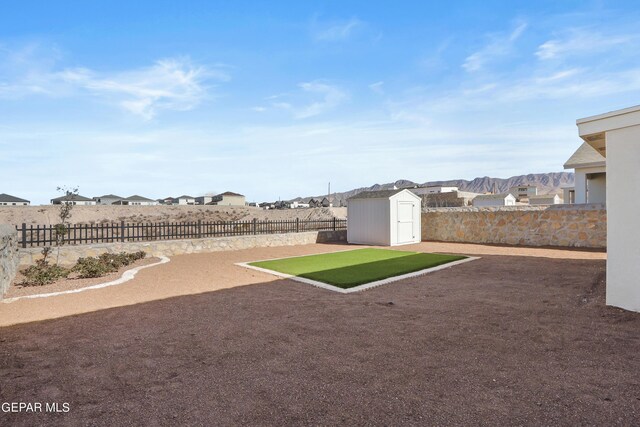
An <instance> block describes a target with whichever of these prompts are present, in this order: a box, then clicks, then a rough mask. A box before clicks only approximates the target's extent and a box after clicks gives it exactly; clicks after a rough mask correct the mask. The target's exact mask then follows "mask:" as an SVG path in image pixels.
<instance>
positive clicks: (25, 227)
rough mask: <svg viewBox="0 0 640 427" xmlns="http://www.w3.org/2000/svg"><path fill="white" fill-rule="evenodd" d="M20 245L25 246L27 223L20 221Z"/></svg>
mask: <svg viewBox="0 0 640 427" xmlns="http://www.w3.org/2000/svg"><path fill="white" fill-rule="evenodd" d="M22 247H23V248H26V247H27V224H26V223H24V222H23V223H22Z"/></svg>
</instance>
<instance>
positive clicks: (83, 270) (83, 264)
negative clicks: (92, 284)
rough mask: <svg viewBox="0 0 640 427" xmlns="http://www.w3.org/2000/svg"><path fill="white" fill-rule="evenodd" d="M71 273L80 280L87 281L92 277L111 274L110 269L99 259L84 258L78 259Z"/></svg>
mask: <svg viewBox="0 0 640 427" xmlns="http://www.w3.org/2000/svg"><path fill="white" fill-rule="evenodd" d="M72 271H73V272H74V273H78V277H79V278H81V279H89V278H92V277H102V276H104V275H105V274H107V273H111V271H112V270H111V268H109V266H108V265H107V264H105V263H104V262H102V261H100V259H99V258H94V257H86V258H80V259H78V262H77V263H76V265H75V266H74V267H73V269H72Z"/></svg>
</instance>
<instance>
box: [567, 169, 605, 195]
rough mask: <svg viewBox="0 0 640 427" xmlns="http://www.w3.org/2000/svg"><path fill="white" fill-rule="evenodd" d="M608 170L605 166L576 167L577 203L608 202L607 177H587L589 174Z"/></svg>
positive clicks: (575, 186)
mask: <svg viewBox="0 0 640 427" xmlns="http://www.w3.org/2000/svg"><path fill="white" fill-rule="evenodd" d="M606 170H607V169H606V167H604V166H598V167H592V168H576V169H575V184H574V188H575V191H576V193H575V203H606V183H607V180H606V178H605V177H599V178H597V179H589V180H588V179H587V175H588V174H596V173H605V172H606ZM587 190H588V191H587Z"/></svg>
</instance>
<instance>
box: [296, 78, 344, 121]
mask: <svg viewBox="0 0 640 427" xmlns="http://www.w3.org/2000/svg"><path fill="white" fill-rule="evenodd" d="M298 86H300V88H302V90H304V91H305V92H308V93H312V94H317V95H319V96H320V97H321V98H322V99H321V100H319V101H314V102H312V103H311V104H309V105H306V106H304V107H302V108H300V109H298V111H296V112H295V117H296V118H298V119H305V118H307V117H313V116H317V115H318V114H322V113H325V112H326V111H328V110H330V109H332V108H334V107H336V106H338V105H339V104H340V103H342V102H343V101H344V100H345V99H346V98H347V94H346V93H345V92H343V91H342V90H341V89H339V88H338V87H336V86H331V85H329V84H326V83H320V82H317V81H315V82H308V83H300V84H299V85H298Z"/></svg>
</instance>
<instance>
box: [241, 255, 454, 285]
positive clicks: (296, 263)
mask: <svg viewBox="0 0 640 427" xmlns="http://www.w3.org/2000/svg"><path fill="white" fill-rule="evenodd" d="M464 258H466V257H464V256H459V255H441V254H427V253H422V252H407V251H394V250H390V249H356V250H353V251H344V252H333V253H328V254H319V255H309V256H303V257H294V258H284V259H276V260H272V261H259V262H252V263H249V265H252V266H255V267H260V268H266V269H268V270H273V271H277V272H280V273H285V274H290V275H292V276H298V277H305V278H307V279H311V280H316V281H318V282H323V283H328V284H330V285H333V286H337V287H339V288H343V289H347V288H352V287H354V286H358V285H362V284H365V283H369V282H375V281H377V280H382V279H388V278H389V277H394V276H399V275H402V274H407V273H413V272H415V271H419V270H424V269H427V268H431V267H435V266H438V265H442V264H446V263H449V262H452V261H457V260H461V259H464Z"/></svg>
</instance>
